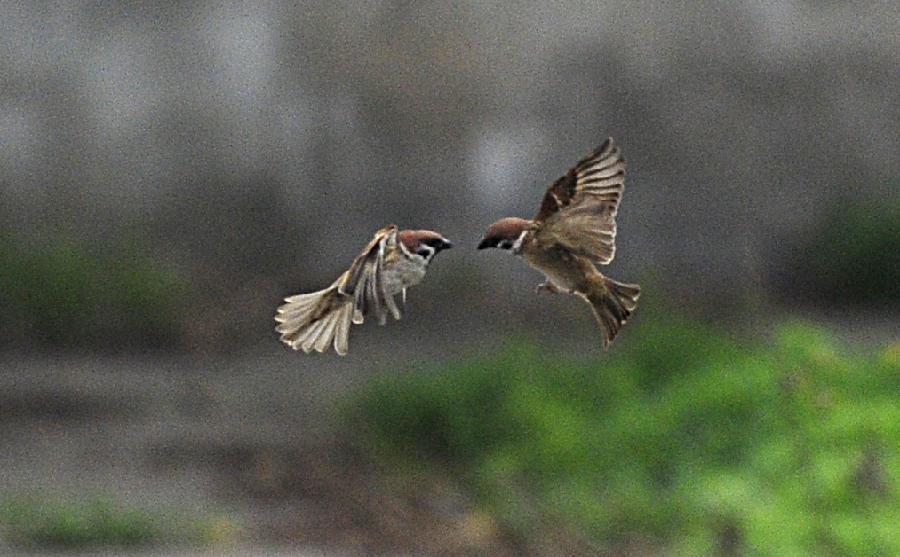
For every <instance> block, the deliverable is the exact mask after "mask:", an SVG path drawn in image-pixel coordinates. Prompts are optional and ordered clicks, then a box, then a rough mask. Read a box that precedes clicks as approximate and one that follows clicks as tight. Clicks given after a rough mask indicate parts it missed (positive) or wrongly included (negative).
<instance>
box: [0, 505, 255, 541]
mask: <svg viewBox="0 0 900 557" xmlns="http://www.w3.org/2000/svg"><path fill="white" fill-rule="evenodd" d="M237 530H238V529H237V527H236V526H235V525H234V523H232V522H231V521H230V520H228V519H225V518H222V517H208V516H203V517H197V516H195V515H193V514H191V515H188V514H184V513H172V512H165V513H162V512H150V511H147V510H142V509H135V508H128V507H124V506H122V505H119V504H116V503H114V502H113V501H111V500H110V499H108V498H103V497H92V498H87V499H83V500H61V499H54V500H50V499H43V498H40V497H38V496H36V495H20V496H16V497H10V498H8V499H6V500H4V501H2V502H0V535H2V537H4V538H6V539H7V540H9V541H10V542H12V543H14V544H16V545H18V546H22V547H54V548H59V549H82V548H87V547H120V548H125V547H137V546H147V545H155V544H161V543H165V544H169V545H171V544H187V545H194V546H198V545H199V546H221V545H227V544H230V543H231V542H233V537H234V534H235V532H236V531H237Z"/></svg>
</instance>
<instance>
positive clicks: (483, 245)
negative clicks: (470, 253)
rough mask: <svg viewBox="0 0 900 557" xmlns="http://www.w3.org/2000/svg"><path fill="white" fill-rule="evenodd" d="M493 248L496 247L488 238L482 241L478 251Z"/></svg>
mask: <svg viewBox="0 0 900 557" xmlns="http://www.w3.org/2000/svg"><path fill="white" fill-rule="evenodd" d="M492 247H494V245H493V244H492V243H491V241H490V240H489V239H487V238H485V239H483V240H482V241H480V242H478V249H484V248H492Z"/></svg>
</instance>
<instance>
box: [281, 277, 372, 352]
mask: <svg viewBox="0 0 900 557" xmlns="http://www.w3.org/2000/svg"><path fill="white" fill-rule="evenodd" d="M353 316H354V315H353V300H352V299H350V298H348V297H345V296H344V295H342V294H340V292H339V291H338V288H337V285H336V284H333V285H331V286H330V287H328V288H326V289H325V290H320V291H318V292H311V293H308V294H297V295H295V296H289V297H287V298H285V303H284V304H283V305H282V306H281V307H279V308H278V312H277V314H276V315H275V321H276V322H277V323H278V326H277V327H276V328H275V330H276V331H277V332H278V333H281V341H282V342H283V343H285V344H286V345H288V346H290V347H291V348H292V349H294V350H303V351H304V352H310V351H311V350H316V351H317V352H324V351H325V350H327V349H328V346H329V345H330V344H333V345H334V350H335V352H337V353H338V354H340V355H342V356H343V355H345V354H346V353H347V347H348V337H349V334H350V324H351V322H352V319H353Z"/></svg>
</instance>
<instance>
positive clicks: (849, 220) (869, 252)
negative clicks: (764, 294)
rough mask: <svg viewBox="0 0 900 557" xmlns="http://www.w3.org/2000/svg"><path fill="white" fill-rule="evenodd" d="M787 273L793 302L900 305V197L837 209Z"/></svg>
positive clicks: (794, 258)
mask: <svg viewBox="0 0 900 557" xmlns="http://www.w3.org/2000/svg"><path fill="white" fill-rule="evenodd" d="M785 268H786V270H787V272H786V273H785V277H784V279H785V280H784V281H783V282H785V283H787V284H789V285H790V287H789V288H785V294H786V295H788V296H791V297H794V296H796V295H797V294H798V293H800V294H805V295H807V296H810V297H813V298H817V299H827V300H829V301H832V302H833V303H835V304H849V303H859V302H883V301H892V302H895V303H896V302H900V197H893V198H888V199H885V200H884V201H883V202H881V203H878V204H874V203H870V204H862V203H859V202H847V203H841V204H839V205H838V206H836V207H835V208H834V210H833V211H831V213H829V215H828V216H827V217H826V218H825V219H824V220H823V221H822V223H821V225H820V226H819V227H818V229H817V231H816V232H815V234H814V235H813V236H812V238H811V239H810V240H809V241H807V242H805V243H804V244H802V245H799V246H797V249H796V250H795V252H794V253H792V254H791V259H790V261H788V262H786V265H785Z"/></svg>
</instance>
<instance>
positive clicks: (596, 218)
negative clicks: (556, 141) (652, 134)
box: [478, 138, 641, 348]
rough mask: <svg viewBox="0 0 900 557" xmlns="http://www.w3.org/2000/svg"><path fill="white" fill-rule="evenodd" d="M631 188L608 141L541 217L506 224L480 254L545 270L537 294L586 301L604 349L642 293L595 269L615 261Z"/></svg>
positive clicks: (498, 225)
mask: <svg viewBox="0 0 900 557" xmlns="http://www.w3.org/2000/svg"><path fill="white" fill-rule="evenodd" d="M624 188H625V159H623V158H622V154H621V152H620V151H619V148H618V147H617V146H616V144H615V143H614V142H613V140H612V138H609V139H607V140H606V141H605V142H604V143H603V145H601V146H600V147H598V148H597V149H596V150H595V151H593V152H592V153H591V154H590V155H588V156H586V157H585V158H584V159H582V160H581V161H579V162H578V164H576V165H575V167H574V168H572V169H571V170H569V172H568V173H566V175H565V176H562V177H561V178H559V179H558V180H556V182H554V183H553V185H551V186H550V188H549V189H548V190H547V193H545V194H544V198H543V201H542V202H541V207H540V210H539V211H538V213H537V216H536V217H535V218H534V219H532V220H526V219H522V218H515V217H511V218H504V219H500V220H499V221H497V222H495V223H494V224H492V225H491V226H490V227H489V228H488V229H487V232H486V233H485V234H484V238H483V239H482V240H481V242H480V243H479V244H478V249H485V248H500V249H506V250H511V251H512V253H513V254H514V255H517V256H521V257H522V258H523V259H525V262H526V263H528V264H529V265H530V266H531V267H533V268H535V269H537V270H538V271H541V272H542V273H544V275H545V277H546V280H545V282H543V283H542V284H539V285H538V286H537V288H536V290H535V291H536V292H540V291H541V290H547V291H549V292H552V293H566V294H574V295H576V296H579V297H581V298H583V299H584V300H585V301H587V303H589V304H590V305H591V308H592V309H593V311H594V317H596V319H597V322H598V323H599V324H600V329H601V336H602V343H603V347H604V348H606V347H608V346H609V343H610V342H612V340H613V339H614V338H615V337H616V335H617V334H618V332H619V330H620V329H621V328H622V326H623V325H624V324H625V322H626V321H627V320H628V317H629V316H630V315H631V312H633V311H634V308H635V306H636V305H637V299H638V296H640V293H641V288H640V286H638V285H637V284H623V283H620V282H616V281H614V280H612V279H610V278H608V277H605V276H603V275H602V274H601V273H600V271H598V270H597V267H596V266H595V265H594V264H595V263H599V264H601V265H606V264H608V263H609V262H610V261H612V260H613V257H614V256H615V253H616V212H617V210H618V206H619V199H620V198H621V197H622V191H623V190H624Z"/></svg>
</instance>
